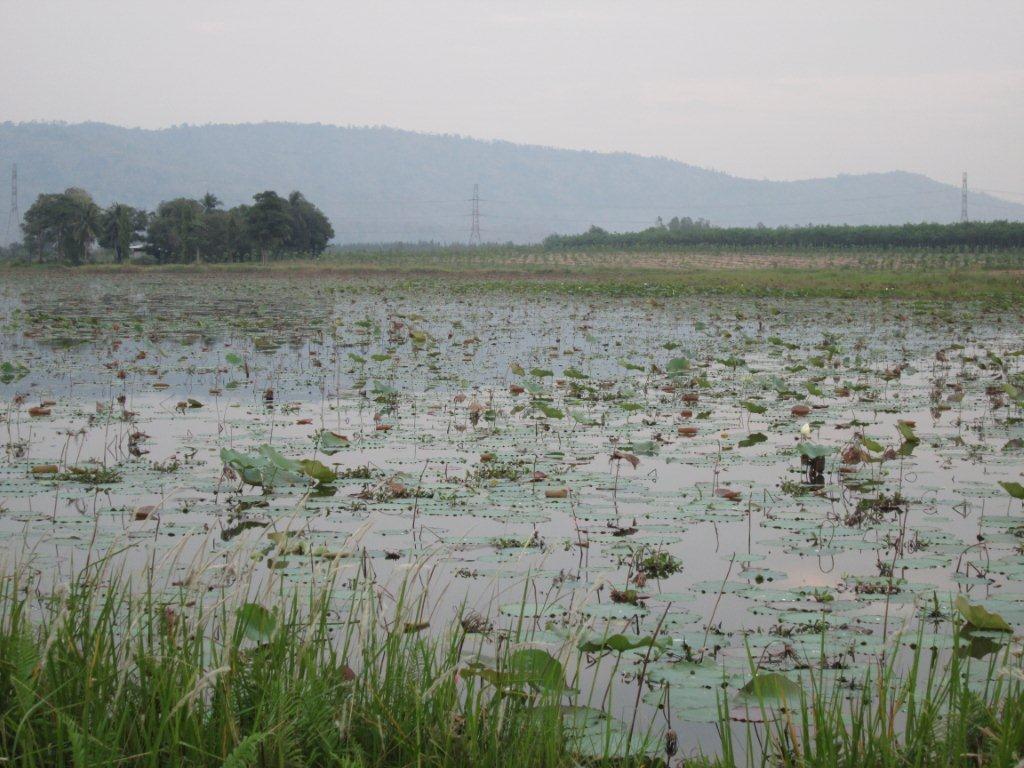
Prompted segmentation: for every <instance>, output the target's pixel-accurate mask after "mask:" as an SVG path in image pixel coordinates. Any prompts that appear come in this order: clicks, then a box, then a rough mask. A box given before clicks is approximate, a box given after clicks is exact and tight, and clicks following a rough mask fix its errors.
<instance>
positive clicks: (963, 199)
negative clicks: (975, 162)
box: [960, 171, 967, 224]
mask: <svg viewBox="0 0 1024 768" xmlns="http://www.w3.org/2000/svg"><path fill="white" fill-rule="evenodd" d="M960 223H961V224H966V223H967V171H964V182H963V186H962V187H961V188H960Z"/></svg>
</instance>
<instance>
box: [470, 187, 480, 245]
mask: <svg viewBox="0 0 1024 768" xmlns="http://www.w3.org/2000/svg"><path fill="white" fill-rule="evenodd" d="M472 203H473V212H472V213H471V214H470V216H471V217H472V224H471V225H470V228H469V244H470V245H480V242H481V238H480V185H479V184H474V185H473V200H472Z"/></svg>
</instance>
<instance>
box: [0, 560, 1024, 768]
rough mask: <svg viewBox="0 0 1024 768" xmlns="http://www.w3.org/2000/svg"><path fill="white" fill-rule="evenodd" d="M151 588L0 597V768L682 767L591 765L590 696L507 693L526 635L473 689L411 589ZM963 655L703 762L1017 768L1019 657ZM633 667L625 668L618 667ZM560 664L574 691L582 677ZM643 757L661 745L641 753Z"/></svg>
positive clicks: (723, 725)
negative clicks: (578, 729) (586, 735)
mask: <svg viewBox="0 0 1024 768" xmlns="http://www.w3.org/2000/svg"><path fill="white" fill-rule="evenodd" d="M154 585H155V581H154V580H153V579H152V578H148V577H147V578H144V580H143V581H142V582H141V583H132V581H130V580H129V579H127V578H126V577H124V576H123V575H117V573H116V572H113V571H111V570H110V569H109V568H108V563H106V562H105V561H99V562H94V563H92V564H91V565H90V566H89V567H87V568H86V569H84V570H83V571H82V572H81V573H80V575H79V576H78V577H77V578H75V579H74V580H73V581H71V583H70V584H68V585H67V586H66V587H64V588H58V589H57V590H48V589H43V588H42V586H41V582H40V580H39V578H38V577H37V576H33V575H31V573H30V572H28V571H26V570H25V569H18V570H16V571H15V572H13V573H9V574H8V575H7V576H6V577H4V578H3V579H2V581H0V764H2V765H18V766H75V767H76V768H78V767H81V766H101V765H102V766H230V767H232V768H237V767H239V766H267V767H269V766H281V767H283V766H320V765H323V766H346V767H349V768H356V767H361V766H367V767H368V766H381V767H382V768H383V767H385V766H386V767H390V766H566V767H568V766H576V765H612V764H615V765H641V764H645V765H657V764H663V763H664V761H665V759H666V758H667V757H669V755H666V754H664V753H662V748H661V746H660V745H661V741H660V736H659V741H658V742H657V744H656V745H655V744H654V743H653V742H652V741H651V740H650V739H645V738H640V739H639V740H636V741H633V742H630V743H631V744H633V745H634V754H632V755H621V754H620V755H619V756H618V757H604V758H600V757H594V756H593V755H590V756H584V755H581V754H578V753H577V752H578V750H576V748H575V746H574V745H575V743H576V742H574V741H573V740H572V739H571V738H570V737H569V735H568V734H567V730H566V725H567V722H566V718H567V713H571V712H573V711H574V710H570V709H568V708H566V707H565V706H563V705H565V704H566V703H569V702H573V703H577V704H586V703H588V702H589V701H590V698H592V697H590V698H587V697H585V700H583V701H578V700H577V698H576V697H577V696H578V695H582V694H571V693H568V692H567V691H566V690H564V689H561V688H560V687H559V686H554V687H548V686H543V685H541V686H537V685H531V684H528V683H529V682H530V680H531V679H532V678H530V676H529V675H527V676H526V677H516V676H515V675H511V676H504V677H503V676H502V675H503V674H504V673H503V670H505V671H507V670H509V669H511V668H512V667H511V663H512V662H511V658H512V657H511V656H510V649H511V648H512V647H514V646H515V645H516V642H515V641H516V638H515V634H514V633H513V634H511V635H509V636H506V637H505V642H504V643H499V644H498V648H499V651H498V652H497V654H496V656H495V657H494V658H492V659H490V660H489V661H487V664H488V665H489V666H487V667H480V669H484V668H486V669H488V670H490V672H489V673H488V674H474V673H473V667H472V665H471V663H467V659H474V658H475V659H484V657H483V656H482V653H483V651H484V647H485V642H484V641H483V636H482V635H479V634H474V633H473V632H471V631H467V628H466V627H465V626H464V625H463V624H462V623H460V622H458V621H456V622H453V623H452V625H451V626H450V627H447V628H443V629H440V630H438V629H437V628H433V627H432V628H430V630H429V631H421V630H422V629H423V626H422V621H421V619H423V617H424V613H423V611H424V603H423V599H422V596H420V597H416V598H413V597H411V596H408V595H411V594H412V593H411V592H409V593H408V595H407V593H406V592H405V591H404V590H402V591H400V592H399V593H397V594H396V595H395V596H394V603H393V607H392V609H389V610H388V611H386V612H385V611H384V610H383V608H382V607H381V606H382V605H383V603H382V601H381V600H380V593H377V592H374V590H372V589H371V588H370V586H369V585H368V584H366V585H360V584H359V583H356V584H353V585H350V586H351V587H352V590H353V591H352V592H349V591H348V590H344V595H342V593H341V591H340V590H339V589H338V588H337V586H338V585H337V584H336V579H329V580H328V581H326V582H323V583H320V584H319V585H318V586H310V587H303V588H298V587H293V588H291V589H281V588H280V586H279V584H278V586H277V587H266V586H265V585H263V586H261V585H259V584H257V582H256V581H255V580H251V575H250V576H249V577H243V578H242V579H240V580H239V581H238V582H235V583H234V584H233V585H232V587H231V588H230V589H227V588H214V589H212V590H209V591H207V590H204V592H205V597H204V596H203V594H201V593H199V592H197V591H196V590H194V589H186V588H184V587H179V588H172V589H167V590H164V589H160V590H158V589H156V588H155V586H154ZM353 594H354V595H355V597H352V596H351V595H353ZM256 600H258V602H256ZM261 604H262V605H263V606H267V607H266V608H263V607H257V606H259V605H261ZM467 623H468V622H467ZM961 639H962V638H961V636H960V635H959V633H958V635H957V637H956V647H955V648H954V649H953V651H952V652H951V653H948V654H942V655H937V654H933V653H931V652H929V651H923V650H920V647H919V649H918V650H917V651H915V652H913V653H912V654H911V658H910V659H909V662H908V660H907V659H903V660H902V661H900V662H899V663H897V660H896V659H897V656H898V655H899V654H896V653H893V654H889V655H888V656H887V657H886V660H885V661H884V662H881V661H880V662H878V663H876V664H874V665H873V666H872V671H871V673H870V675H869V678H868V679H867V680H866V681H862V682H863V685H862V687H859V688H857V689H855V690H854V692H853V693H852V694H851V691H850V690H849V689H848V688H844V687H843V686H839V685H835V684H832V683H827V682H826V679H827V678H826V677H825V675H824V672H823V671H818V672H814V671H810V672H808V673H805V674H809V676H810V680H809V681H808V682H809V686H808V687H807V688H806V693H805V695H804V696H803V697H801V701H800V702H799V705H797V703H796V702H788V704H789V705H790V706H789V708H786V707H781V708H780V707H779V706H778V702H775V703H771V702H766V701H762V702H761V704H760V705H758V704H757V703H756V702H755V704H754V705H753V706H752V709H754V710H755V711H756V710H761V711H760V714H759V715H758V716H753V717H751V718H750V719H751V720H754V721H757V722H746V723H737V722H736V721H735V717H736V710H735V708H734V704H735V703H734V702H729V701H726V700H724V699H723V700H722V702H721V707H720V722H719V724H718V727H719V731H720V733H721V737H722V743H721V745H720V747H719V750H718V752H717V753H716V754H715V755H713V756H700V755H696V756H693V755H691V756H688V758H687V762H688V763H700V764H705V765H710V764H716V765H721V766H729V767H730V768H731V767H732V766H761V765H781V766H789V765H792V766H829V767H831V766H849V768H869V767H871V766H891V767H892V768H905V767H906V766H1015V765H1017V763H1018V762H1019V761H1020V758H1021V754H1022V748H1024V690H1022V684H1021V680H1022V674H1021V663H1020V658H1019V656H1018V655H1016V654H1013V653H1011V652H1010V651H1009V650H1003V651H1001V652H999V653H998V654H997V655H995V656H990V657H989V658H990V659H991V660H990V661H987V662H973V664H974V667H975V668H974V669H973V670H972V669H971V664H972V662H971V660H970V656H969V654H968V653H967V652H966V651H967V650H968V647H967V646H966V645H964V644H962V643H961ZM620 663H622V664H623V667H621V668H620V666H619V665H620ZM627 663H629V662H623V660H622V658H621V657H617V658H616V659H615V665H616V666H615V668H616V670H618V671H620V672H621V671H623V669H624V668H625V664H627ZM978 664H981V665H983V667H982V668H980V669H979V668H978ZM566 668H567V669H568V670H569V672H568V678H569V679H568V681H567V682H569V683H578V682H579V680H580V676H579V675H578V672H579V669H578V667H577V669H576V670H575V671H574V670H573V669H572V667H571V665H567V667H566ZM642 669H643V664H642V663H641V661H640V660H639V659H638V660H636V662H635V664H634V666H633V667H632V668H631V670H630V671H631V672H632V673H633V674H637V673H638V672H640V673H641V674H640V676H641V678H642ZM754 672H755V673H756V670H754ZM560 674H561V671H560V672H559V675H560ZM972 679H973V680H975V681H979V680H980V681H981V682H980V684H979V683H977V682H975V683H971V682H970V681H971V680H972ZM599 687H600V688H601V690H600V691H599V694H598V698H599V699H602V698H603V691H604V688H603V686H599ZM748 714H749V713H748ZM755 714H756V713H755ZM677 727H680V726H678V725H677ZM683 727H685V726H683ZM644 735H646V734H644ZM682 735H683V737H684V739H683V740H684V741H685V735H686V734H685V731H684V732H683V734H682ZM638 744H646V745H647V746H649V747H653V748H651V749H647V750H646V751H647V753H648V754H647V755H646V756H645V755H643V754H641V752H643V751H645V750H643V749H639V748H636V745H638ZM609 746H610V747H611V749H610V750H609V753H610V754H616V753H619V752H620V751H621V750H620V749H618V748H617V747H618V746H619V745H615V744H609ZM672 759H673V760H674V761H677V760H679V759H680V758H679V757H678V756H677V757H675V758H672Z"/></svg>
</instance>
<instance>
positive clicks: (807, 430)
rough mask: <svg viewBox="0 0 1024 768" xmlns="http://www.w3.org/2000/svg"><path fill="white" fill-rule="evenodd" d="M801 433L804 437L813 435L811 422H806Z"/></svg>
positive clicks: (801, 428)
mask: <svg viewBox="0 0 1024 768" xmlns="http://www.w3.org/2000/svg"><path fill="white" fill-rule="evenodd" d="M800 434H801V435H803V436H804V437H810V436H811V425H810V423H807V422H805V423H804V425H803V426H802V427H800Z"/></svg>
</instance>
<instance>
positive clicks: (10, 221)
mask: <svg viewBox="0 0 1024 768" xmlns="http://www.w3.org/2000/svg"><path fill="white" fill-rule="evenodd" d="M19 224H21V213H20V212H19V211H18V164H17V163H14V165H12V166H11V212H10V213H9V214H7V242H8V243H13V242H14V241H13V240H11V230H12V229H14V228H15V227H17V226H18V225H19Z"/></svg>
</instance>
